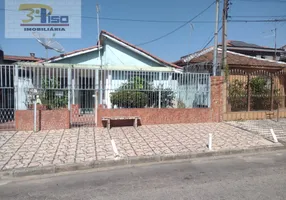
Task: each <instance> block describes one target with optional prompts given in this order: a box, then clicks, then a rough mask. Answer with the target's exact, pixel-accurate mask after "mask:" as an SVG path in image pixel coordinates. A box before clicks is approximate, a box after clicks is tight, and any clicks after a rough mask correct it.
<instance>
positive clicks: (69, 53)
mask: <svg viewBox="0 0 286 200" xmlns="http://www.w3.org/2000/svg"><path fill="white" fill-rule="evenodd" d="M97 48H98V46H91V47H87V48H82V49H78V50H75V51H71V52H68V53H64V54H61V55H59V56H54V57H52V58H50V59H48V61H53V60H56V59H58V58H61V57H65V56H69V55H72V54H76V53H80V52H84V51H88V50H92V49H97Z"/></svg>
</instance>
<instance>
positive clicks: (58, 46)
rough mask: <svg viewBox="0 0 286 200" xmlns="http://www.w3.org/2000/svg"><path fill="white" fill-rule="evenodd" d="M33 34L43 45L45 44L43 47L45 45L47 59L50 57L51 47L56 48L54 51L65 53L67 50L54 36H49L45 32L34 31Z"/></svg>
mask: <svg viewBox="0 0 286 200" xmlns="http://www.w3.org/2000/svg"><path fill="white" fill-rule="evenodd" d="M33 36H34V37H35V38H36V40H37V41H38V42H39V43H40V44H41V45H43V47H45V49H46V56H47V59H48V50H49V49H50V50H54V51H56V52H59V53H63V52H64V51H65V50H64V47H63V46H62V45H61V44H60V43H58V42H57V41H55V40H54V39H53V38H48V37H46V36H45V35H44V34H41V33H37V32H33Z"/></svg>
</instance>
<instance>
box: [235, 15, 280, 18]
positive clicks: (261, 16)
mask: <svg viewBox="0 0 286 200" xmlns="http://www.w3.org/2000/svg"><path fill="white" fill-rule="evenodd" d="M279 17H286V15H276V16H270V15H268V16H266V15H257V16H255V15H244V16H243V15H234V16H233V15H231V16H230V18H279Z"/></svg>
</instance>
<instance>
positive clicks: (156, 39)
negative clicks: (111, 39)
mask: <svg viewBox="0 0 286 200" xmlns="http://www.w3.org/2000/svg"><path fill="white" fill-rule="evenodd" d="M215 3H216V1H214V2H212V3H211V4H210V5H209V6H208V7H207V8H205V9H204V10H202V11H201V12H200V13H199V14H197V15H196V16H195V17H193V18H192V19H190V20H189V21H187V22H185V23H184V24H183V25H181V26H179V27H177V28H175V29H174V30H172V31H171V32H169V33H166V34H164V35H162V36H160V37H158V38H155V39H153V40H150V41H148V42H143V43H140V44H137V45H136V46H142V45H145V44H150V43H152V42H155V41H158V40H160V39H162V38H164V37H167V36H169V35H171V34H173V33H175V32H176V31H178V30H180V29H181V28H183V27H184V26H186V25H187V24H189V23H190V22H192V21H193V20H194V19H196V18H197V17H199V16H200V15H202V14H203V13H204V12H206V11H207V10H208V9H209V8H211V7H212V5H214V4H215Z"/></svg>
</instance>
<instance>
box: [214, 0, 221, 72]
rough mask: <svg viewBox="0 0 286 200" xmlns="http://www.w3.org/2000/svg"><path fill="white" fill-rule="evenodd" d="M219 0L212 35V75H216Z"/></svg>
mask: <svg viewBox="0 0 286 200" xmlns="http://www.w3.org/2000/svg"><path fill="white" fill-rule="evenodd" d="M219 1H220V0H216V14H215V35H214V55H213V76H216V70H217V45H218V16H219Z"/></svg>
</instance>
